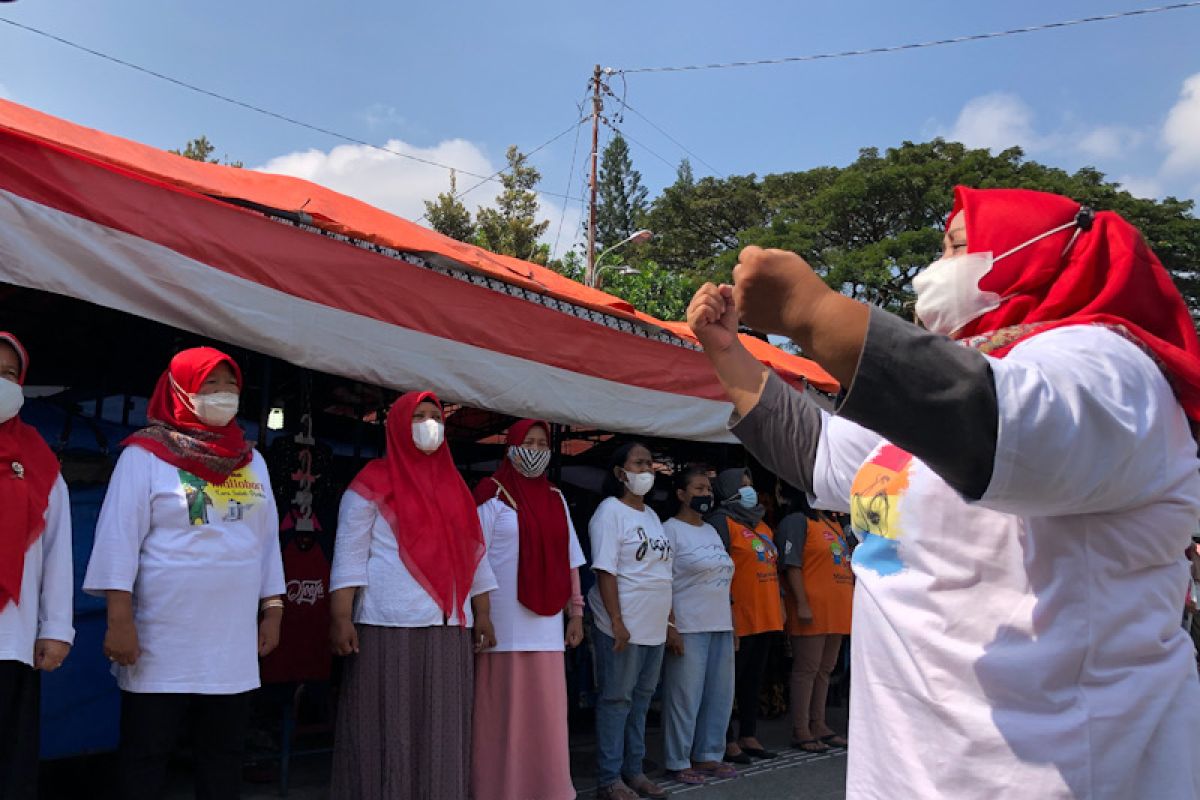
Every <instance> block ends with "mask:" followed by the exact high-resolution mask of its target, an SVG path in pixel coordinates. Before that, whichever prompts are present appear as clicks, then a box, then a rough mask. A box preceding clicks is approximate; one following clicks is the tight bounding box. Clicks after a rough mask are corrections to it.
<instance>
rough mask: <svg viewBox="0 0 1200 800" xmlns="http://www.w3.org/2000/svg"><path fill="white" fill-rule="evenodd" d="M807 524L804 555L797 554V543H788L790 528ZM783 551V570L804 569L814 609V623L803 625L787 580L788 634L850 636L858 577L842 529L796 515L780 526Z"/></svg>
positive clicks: (826, 521)
mask: <svg viewBox="0 0 1200 800" xmlns="http://www.w3.org/2000/svg"><path fill="white" fill-rule="evenodd" d="M803 523H807V530H806V536H805V538H804V548H803V551H802V553H800V554H794V549H793V548H794V544H795V543H794V541H788V540H787V538H788V537H787V534H788V531H787V529H788V527H790V526H791V525H795V524H803ZM779 545H780V548H781V549H782V550H783V552H784V556H783V564H782V566H783V567H784V568H785V569H786V568H787V567H789V566H790V567H795V566H796V565H797V564H799V565H800V569H801V570H802V574H803V575H804V594H805V596H806V597H807V598H808V607H809V608H810V609H812V622H808V623H801V622H800V620H799V615H798V613H797V611H796V598H795V595H794V594H793V592H792V588H791V586H790V585H788V583H787V580H786V579H785V580H784V587H785V590H786V597H787V609H788V617H787V632H788V635H789V636H818V635H822V634H829V633H842V634H848V633H850V613H851V608H852V607H853V605H854V573H853V572H852V571H851V569H850V547H849V545H848V544H847V542H846V535H845V533H844V532H843V531H842V529H841V528H840V527H838V526H837V525H836V524H835V523H834V522H832V521H831V520H829V519H826V518H822V519H820V520H811V519H808V518H807V517H805V516H804V515H802V514H796V515H793V519H792V521H791V522H790V523H789V521H788V520H784V522H783V523H782V524H781V526H780V542H779Z"/></svg>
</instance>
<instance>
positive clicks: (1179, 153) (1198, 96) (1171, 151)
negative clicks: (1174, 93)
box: [1162, 73, 1200, 173]
mask: <svg viewBox="0 0 1200 800" xmlns="http://www.w3.org/2000/svg"><path fill="white" fill-rule="evenodd" d="M1162 138H1163V144H1165V145H1166V147H1167V158H1166V161H1164V162H1163V171H1164V172H1187V173H1192V172H1200V73H1196V74H1195V75H1192V76H1191V77H1190V78H1188V79H1187V80H1185V81H1184V82H1183V89H1182V90H1181V91H1180V92H1179V100H1178V101H1177V102H1176V103H1175V105H1174V106H1172V108H1171V111H1170V112H1169V113H1168V114H1167V121H1166V122H1165V123H1164V124H1163V131H1162Z"/></svg>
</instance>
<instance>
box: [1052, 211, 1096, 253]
mask: <svg viewBox="0 0 1200 800" xmlns="http://www.w3.org/2000/svg"><path fill="white" fill-rule="evenodd" d="M1095 222H1096V212H1095V210H1094V209H1092V208H1091V207H1089V206H1080V207H1079V213H1078V214H1076V215H1075V232H1074V233H1072V234H1071V241H1069V242H1067V246H1066V247H1064V248H1063V251H1062V255H1061V256H1059V257H1060V258H1062V257H1064V256H1066V254H1067V253H1068V252H1070V250H1071V247H1072V246H1073V245H1074V244H1075V240H1076V239H1078V238H1079V234H1081V233H1083V232H1085V231H1090V230H1091V229H1092V225H1093V224H1094V223H1095Z"/></svg>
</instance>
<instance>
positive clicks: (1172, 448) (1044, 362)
mask: <svg viewBox="0 0 1200 800" xmlns="http://www.w3.org/2000/svg"><path fill="white" fill-rule="evenodd" d="M991 367H992V370H993V373H994V376H995V382H996V393H997V398H998V401H999V411H1000V418H999V437H998V441H997V452H996V461H995V467H994V472H993V477H992V481H991V484H990V486H989V488H988V490H987V493H986V494H985V495H984V497H983V498H982V499H981V500H980V501H979V502H976V503H968V502H966V501H964V500H963V499H962V498H961V496H959V495H958V494H957V493H956V492H954V491H953V490H952V489H951V488H950V487H949V486H948V485H947V484H946V483H945V482H944V481H942V480H941V478H939V477H938V476H937V475H935V474H934V473H933V472H932V471H931V470H930V469H929V468H928V467H926V466H925V465H924V464H923V463H921V462H920V461H918V460H915V459H912V458H911V457H909V456H908V455H907V454H905V453H904V452H903V451H901V450H899V449H898V448H895V447H894V446H892V445H890V444H887V443H886V442H880V440H879V437H877V436H875V437H874V441H875V444H876V446H875V447H873V448H871V449H870V451H869V452H868V453H867V454H866V455H865V463H864V460H863V456H862V451H863V449H864V447H866V445H868V444H869V443H870V441H871V437H872V436H873V434H866V433H865V432H863V431H862V429H861V428H857V426H854V425H853V423H848V422H846V421H844V420H842V421H837V420H835V419H826V425H825V429H824V431H823V432H822V437H821V440H820V444H819V448H818V458H817V472H816V474H815V476H814V483H815V486H814V491H815V494H816V496H817V500H818V504H819V505H821V506H822V507H827V508H834V509H849V510H850V511H851V514H852V519H853V526H854V528H855V529H856V532H857V533H859V534H861V535H862V536H863V538H864V541H863V543H862V544H861V545H859V547H858V548H857V549H856V550H855V552H854V556H853V561H854V572H855V575H856V577H857V586H856V589H855V596H854V625H853V636H852V638H851V641H852V648H853V663H854V680H853V682H852V690H851V691H852V694H853V696H852V700H851V705H850V707H851V720H850V739H851V741H853V742H854V746H853V747H852V748H851V750H850V756H849V759H850V760H849V764H848V774H847V797H848V798H850V800H864V799H865V798H872V800H873V799H874V798H889V799H890V798H896V797H919V798H947V799H949V798H953V800H971V799H972V798H979V800H985V799H986V800H992V799H993V798H997V797H1036V798H1039V800H1044V799H1046V798H1194V797H1200V764H1198V758H1197V756H1198V755H1200V684H1198V682H1197V677H1196V664H1195V660H1194V657H1193V653H1192V645H1191V642H1190V641H1189V640H1188V637H1187V636H1186V635H1185V633H1184V631H1183V630H1182V628H1181V627H1180V624H1179V621H1180V614H1181V611H1182V605H1183V593H1182V591H1181V589H1180V587H1181V586H1183V585H1184V581H1185V580H1186V577H1187V565H1186V563H1185V561H1184V559H1183V553H1184V549H1185V547H1186V545H1187V544H1188V542H1189V540H1190V536H1191V532H1192V531H1193V530H1194V529H1195V527H1196V520H1197V518H1198V517H1200V474H1197V470H1198V469H1200V461H1198V460H1197V458H1196V443H1195V441H1193V439H1192V436H1191V434H1190V432H1189V430H1188V424H1187V420H1186V419H1185V417H1184V414H1183V412H1182V410H1181V409H1180V407H1179V405H1178V403H1177V402H1176V400H1175V398H1174V396H1173V395H1172V392H1171V389H1170V387H1169V386H1168V384H1167V382H1166V380H1165V379H1164V378H1163V376H1162V374H1161V372H1160V371H1159V370H1158V368H1157V367H1156V366H1155V365H1154V363H1153V362H1152V361H1151V360H1150V359H1149V358H1148V357H1147V356H1146V355H1145V354H1143V353H1142V352H1141V351H1140V350H1139V349H1138V348H1137V347H1136V346H1134V345H1133V344H1131V343H1130V342H1128V341H1126V340H1125V339H1123V338H1121V337H1120V336H1118V335H1116V334H1114V333H1113V332H1111V331H1108V330H1106V329H1103V328H1098V327H1070V328H1063V329H1059V330H1054V331H1050V332H1047V333H1044V334H1041V335H1039V336H1037V337H1034V338H1032V339H1030V340H1028V341H1026V342H1023V343H1021V344H1019V345H1018V346H1017V347H1015V348H1013V350H1012V352H1011V353H1010V354H1009V355H1008V356H1007V357H1006V358H1004V359H993V360H992V361H991ZM948 435H949V434H948ZM856 458H858V459H860V460H859V464H860V467H861V468H859V469H854V470H852V469H849V468H847V464H848V463H850V462H852V461H853V460H854V459H856Z"/></svg>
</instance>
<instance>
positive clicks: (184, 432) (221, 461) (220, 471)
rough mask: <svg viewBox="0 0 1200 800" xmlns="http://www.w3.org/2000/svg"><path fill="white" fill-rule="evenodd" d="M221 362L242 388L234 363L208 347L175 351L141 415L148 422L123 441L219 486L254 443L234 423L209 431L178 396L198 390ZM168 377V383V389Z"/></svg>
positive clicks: (244, 459) (247, 457)
mask: <svg viewBox="0 0 1200 800" xmlns="http://www.w3.org/2000/svg"><path fill="white" fill-rule="evenodd" d="M221 364H228V365H229V367H230V369H232V370H233V374H234V377H235V378H236V379H237V385H238V389H239V390H240V389H241V388H242V371H241V370H240V369H238V365H237V362H235V361H234V360H233V359H232V358H230V357H229V356H227V355H225V354H224V353H222V352H221V351H220V350H215V349H213V348H211V347H193V348H191V349H190V350H184V351H182V352H180V353H176V355H175V357H174V358H172V359H171V364H170V365H169V366H168V367H167V371H166V372H164V373H163V374H162V375H161V376H160V377H159V379H158V385H156V386H155V387H154V394H153V395H152V396H151V397H150V405H149V407H148V408H147V410H146V417H147V419H149V420H150V424H149V425H148V426H146V427H145V428H142V429H141V430H140V431H138V432H137V433H135V434H133V435H132V436H130V437H129V438H128V439H126V440H125V441H124V444H126V445H135V446H137V447H141V448H142V449H144V450H149V451H150V452H151V453H153V454H154V455H156V456H158V457H159V458H161V459H162V460H163V461H166V462H167V463H168V464H170V465H171V466H173V467H178V468H179V469H183V470H187V471H188V472H190V473H192V474H193V475H195V476H196V477H198V478H203V479H204V480H206V481H208V482H209V483H216V484H222V483H224V482H225V480H226V479H227V478H228V477H229V476H230V475H231V474H232V473H233V472H234V471H235V470H237V469H239V468H241V467H244V466H246V465H247V464H249V463H250V460H251V459H252V458H253V457H254V445H253V444H251V443H250V442H248V441H246V437H245V436H244V435H243V434H242V429H241V428H239V427H238V424H237V421H236V420H233V421H231V422H230V423H229V424H228V425H225V426H223V427H220V428H214V427H212V426H209V425H205V424H204V423H203V422H201V421H200V420H199V419H197V418H196V415H195V414H194V413H192V410H191V408H190V407H189V405H188V401H187V399H186V398H185V397H183V396H182V395H184V394H195V393H196V392H198V391H200V387H202V386H203V385H204V381H205V379H206V378H208V376H209V375H210V374H211V373H212V371H213V370H214V369H216V368H217V367H218V366H220V365H221ZM172 379H173V380H174V385H172Z"/></svg>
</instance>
